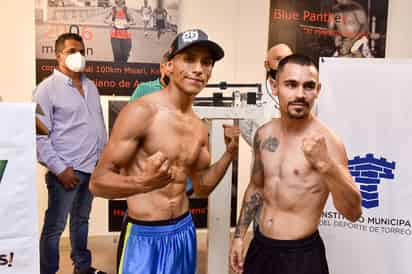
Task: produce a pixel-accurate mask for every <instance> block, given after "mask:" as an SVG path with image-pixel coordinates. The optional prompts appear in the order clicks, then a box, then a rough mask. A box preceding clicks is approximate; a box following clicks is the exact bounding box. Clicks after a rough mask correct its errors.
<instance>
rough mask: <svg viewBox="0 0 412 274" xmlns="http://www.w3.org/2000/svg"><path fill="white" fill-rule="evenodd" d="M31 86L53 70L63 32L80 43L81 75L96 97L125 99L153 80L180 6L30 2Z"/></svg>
mask: <svg viewBox="0 0 412 274" xmlns="http://www.w3.org/2000/svg"><path fill="white" fill-rule="evenodd" d="M35 8H36V13H35V15H36V16H35V19H36V81H37V84H38V83H40V82H41V81H42V80H43V79H44V78H46V77H47V76H49V75H50V74H51V73H52V72H53V69H54V68H55V66H56V64H57V63H56V61H55V55H54V43H55V40H56V39H57V37H58V36H59V35H60V34H62V33H66V32H73V33H77V34H80V35H81V36H82V37H83V40H84V43H85V54H86V60H87V63H86V69H85V73H86V75H87V76H88V78H90V79H91V80H93V81H94V82H95V84H96V86H97V88H98V89H99V92H100V94H101V95H122V96H130V95H131V94H132V93H133V91H134V89H135V88H136V87H137V85H138V84H139V83H140V82H146V81H151V80H154V79H156V78H157V77H158V76H159V74H160V71H159V62H160V60H161V57H162V55H163V54H164V52H166V51H167V49H168V47H169V45H170V44H171V42H172V40H173V38H174V37H175V35H176V34H177V23H178V20H179V0H35Z"/></svg>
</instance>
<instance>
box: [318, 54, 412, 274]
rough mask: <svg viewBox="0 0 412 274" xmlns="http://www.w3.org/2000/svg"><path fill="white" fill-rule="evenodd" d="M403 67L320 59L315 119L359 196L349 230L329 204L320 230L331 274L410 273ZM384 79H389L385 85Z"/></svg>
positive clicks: (411, 224)
mask: <svg viewBox="0 0 412 274" xmlns="http://www.w3.org/2000/svg"><path fill="white" fill-rule="evenodd" d="M411 73H412V62H411V61H410V60H397V61H391V60H387V59H349V60H348V59H345V60H343V59H339V58H325V59H324V62H321V63H320V77H321V79H320V80H321V82H322V83H323V86H322V88H323V89H324V90H323V92H321V95H320V97H319V102H318V110H319V117H320V119H321V120H322V121H324V122H325V123H326V124H327V125H329V126H330V127H331V128H332V130H333V131H334V132H336V134H337V135H338V136H340V138H341V139H342V140H343V142H344V144H345V146H346V151H347V154H348V160H349V161H348V167H349V171H350V173H351V175H352V177H353V180H354V182H355V183H356V185H357V187H358V188H359V190H360V192H361V196H362V216H361V217H360V218H359V220H357V221H356V222H354V223H352V222H350V221H348V220H347V219H345V218H344V217H343V216H342V215H341V214H340V213H339V212H338V211H337V210H336V209H335V207H334V205H333V202H332V199H329V201H328V203H327V205H326V207H325V210H324V212H323V214H322V217H321V224H320V231H321V234H322V236H323V238H324V241H325V245H326V254H327V257H328V261H329V267H330V273H333V274H346V273H351V274H363V273H373V274H388V273H396V274H410V273H411V260H410V256H409V254H411V253H412V213H411V210H410V205H411V203H412V185H411V181H412V173H411V168H410V166H411V165H410V163H411V154H410V151H412V139H411V138H410V136H411V134H412V127H411V125H410V123H408V122H405V121H410V120H411V119H412V113H411V111H410V105H411V102H412V95H411V92H410V75H411ZM387 75H391V78H390V79H389V78H388V77H387Z"/></svg>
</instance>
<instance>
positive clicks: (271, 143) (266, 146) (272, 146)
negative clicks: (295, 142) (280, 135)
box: [262, 137, 279, 152]
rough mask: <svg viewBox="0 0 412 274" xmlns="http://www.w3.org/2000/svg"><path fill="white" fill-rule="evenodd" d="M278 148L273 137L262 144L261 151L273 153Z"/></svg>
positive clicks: (277, 141)
mask: <svg viewBox="0 0 412 274" xmlns="http://www.w3.org/2000/svg"><path fill="white" fill-rule="evenodd" d="M278 146H279V140H278V139H277V138H275V137H268V138H267V139H266V140H265V141H263V143H262V149H263V150H267V151H270V152H275V151H276V149H277V148H278Z"/></svg>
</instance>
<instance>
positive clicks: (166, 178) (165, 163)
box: [141, 151, 175, 191]
mask: <svg viewBox="0 0 412 274" xmlns="http://www.w3.org/2000/svg"><path fill="white" fill-rule="evenodd" d="M141 172H142V175H143V177H144V178H146V180H144V182H145V183H144V186H145V187H147V189H148V191H150V190H154V189H157V188H162V187H164V186H165V185H167V184H169V183H170V182H172V181H174V179H175V178H174V172H173V169H172V168H171V166H170V162H169V160H168V159H167V157H166V155H164V154H163V153H162V152H160V151H158V152H156V153H155V154H153V155H151V156H150V157H148V158H147V159H146V160H144V161H143V162H142V163H141Z"/></svg>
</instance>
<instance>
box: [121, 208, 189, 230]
mask: <svg viewBox="0 0 412 274" xmlns="http://www.w3.org/2000/svg"><path fill="white" fill-rule="evenodd" d="M127 223H128V224H129V223H131V224H132V233H134V232H135V233H138V234H142V233H147V234H157V233H169V232H177V231H179V230H181V229H184V228H185V227H186V226H187V225H188V224H192V225H193V221H192V215H191V214H190V212H186V213H184V214H183V215H181V216H179V217H176V218H173V219H168V220H159V221H142V220H136V219H133V218H130V217H127Z"/></svg>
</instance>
